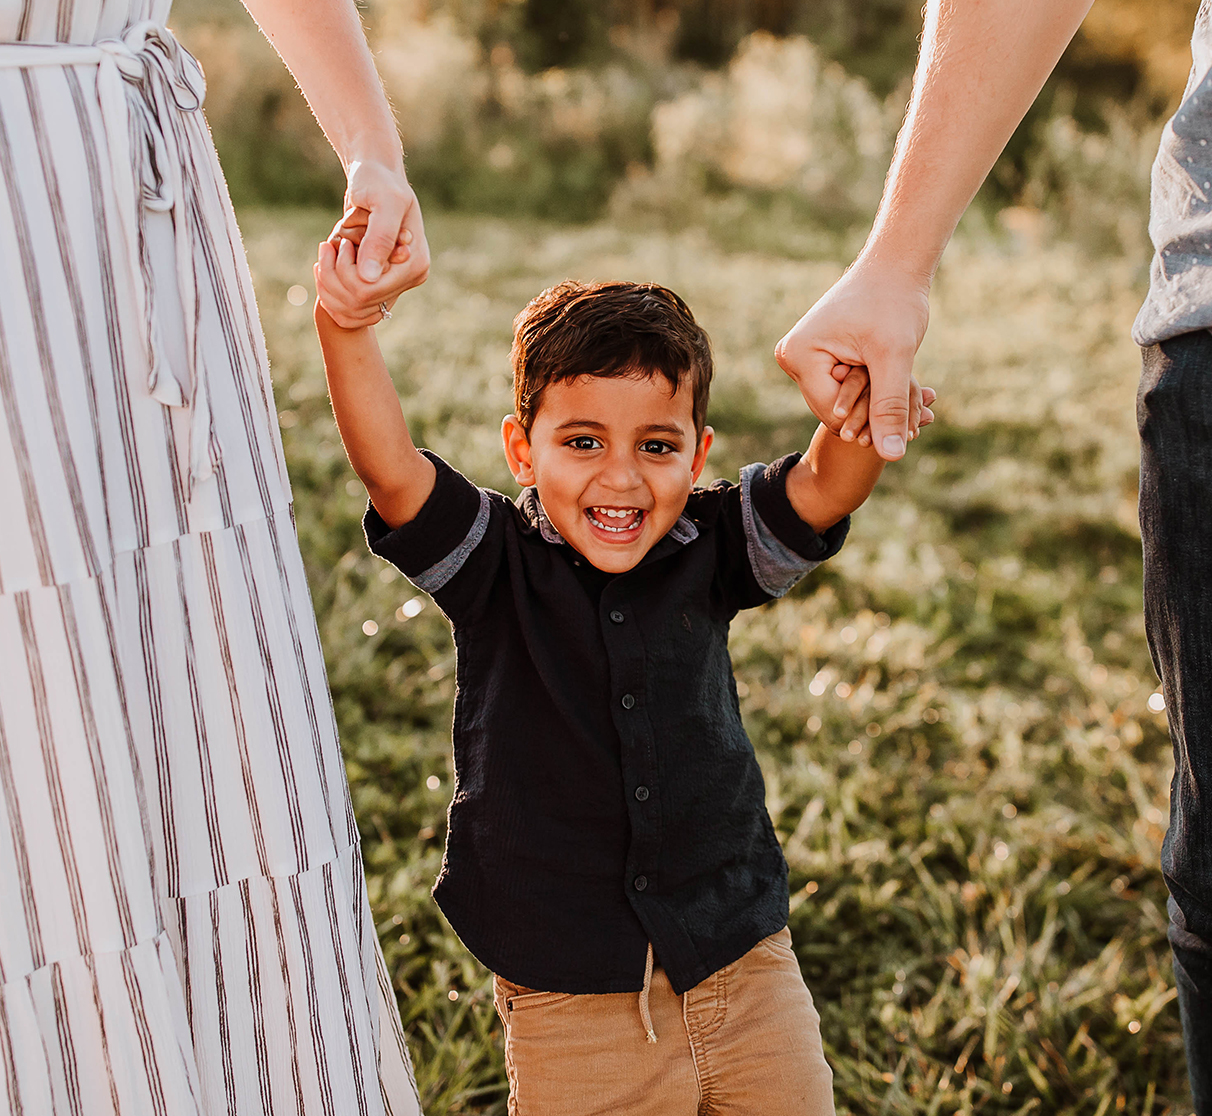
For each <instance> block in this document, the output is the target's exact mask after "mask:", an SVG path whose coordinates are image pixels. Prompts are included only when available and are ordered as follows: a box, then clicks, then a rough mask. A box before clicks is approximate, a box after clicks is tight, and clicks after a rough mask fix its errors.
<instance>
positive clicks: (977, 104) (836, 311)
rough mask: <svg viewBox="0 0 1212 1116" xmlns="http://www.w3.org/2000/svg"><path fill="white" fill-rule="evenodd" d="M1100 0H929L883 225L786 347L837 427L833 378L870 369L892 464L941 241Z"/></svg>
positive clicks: (787, 367) (882, 442)
mask: <svg viewBox="0 0 1212 1116" xmlns="http://www.w3.org/2000/svg"><path fill="white" fill-rule="evenodd" d="M1091 2H1092V0H929V2H928V3H927V5H926V24H925V30H924V32H923V36H922V48H921V56H920V58H919V61H918V67H917V72H916V74H915V75H914V80H913V97H912V100H911V101H910V103H909V111H908V114H907V115H906V117H905V122H904V124H903V125H902V127H901V130H900V134H899V135H898V137H897V143H896V153H895V155H894V156H893V159H892V167H891V169H890V170H889V172H888V181H887V184H886V185H885V187H884V195H883V199H882V200H881V202H880V207H879V211H878V213H877V214H876V218H875V224H874V226H873V228H872V230H871V235H870V237H869V238H868V240H867V244H866V246H865V247H864V248H863V250H862V252H861V253H860V254H859V257H858V259H857V260H856V261H855V262H854V264H853V266H852V267H851V268H850V270H849V271H847V272H846V274H845V275H844V276H843V277H842V278H841V279H840V280H839V281H838V282H837V283H836V284H835V285H834V286H833V287H832V288H831V289H830V290H829V291H827V292H826V293H825V295H824V296H823V297H822V298H821V299H820V300H819V301H818V302H817V303H816V305H815V306H813V307H812V309H811V310H809V311H808V313H807V314H805V315H804V317H803V318H801V319H800V321H799V322H798V323H797V324H796V325H795V327H794V328H793V329H792V330H791V332H790V333H788V334H787V336H786V337H784V338H783V339H782V341H780V342H779V344H778V348H777V350H776V356H777V358H778V361H779V364H780V365H782V367H783V370H784V371H785V372H786V373H787V374H788V375H789V376H790V377H791V378H792V379H794V380H795V381H796V382H797V383H798V384H799V386H800V390H801V391H802V392H803V393H804V398H805V399H806V400H807V401H808V403H809V406H811V407H813V409H814V411H815V412H816V413H817V415H818V417H819V418H820V419H821V420H822V421H824V422H827V423H830V424H831V425H833V426H834V427H836V426H837V425H838V423H837V419H836V418H835V417H834V416H833V415H832V414H828V413H822V410H823V408H822V405H821V401H822V400H825V399H830V398H831V391H830V389H829V387H828V385H827V384H826V383H825V382H824V381H825V379H826V378H827V377H829V376H831V375H834V374H835V372H834V370H835V369H837V368H839V366H848V365H865V366H866V367H867V368H868V369H869V370H870V373H871V431H872V434H873V436H874V441H875V445H876V447H877V448H878V450H879V452H880V453H881V455H882V456H883V457H884V458H886V459H887V460H895V459H896V458H898V457H901V456H902V455H903V454H904V452H905V440H906V433H907V425H908V423H907V415H908V407H909V376H910V373H911V372H912V370H913V359H914V357H915V356H916V354H917V350H918V346H920V345H921V343H922V337H923V336H924V335H925V332H926V324H927V321H928V319H929V303H928V295H929V291H930V283H931V280H932V279H933V277H934V270H935V268H936V267H937V266H938V262H939V259H940V258H941V256H942V253H943V249H944V248H945V247H946V245H947V242H948V240H950V238H951V234H952V233H953V232H954V231H955V226H956V224H957V223H958V221H959V219H960V216H961V215H962V214H963V212H964V210H965V209H966V208H967V207H968V203H969V202H970V201H971V200H972V197H973V195H974V194H975V193H976V191H977V188H978V187H979V186H980V184H981V183H982V182H983V181H984V179H985V176H986V175H987V174H988V173H989V170H990V168H991V167H992V166H993V163H994V160H996V158H997V156H998V154H999V153H1000V152H1001V150H1002V148H1003V147H1005V145H1006V142H1007V140H1009V138H1010V136H1011V134H1012V133H1013V131H1014V129H1015V128H1016V127H1017V126H1018V123H1019V121H1020V120H1022V118H1023V116H1024V115H1025V113H1026V111H1027V109H1028V108H1029V107H1030V105H1031V102H1032V101H1034V100H1035V97H1036V95H1037V94H1038V93H1039V91H1040V88H1041V87H1042V86H1043V84H1044V81H1045V80H1046V79H1047V77H1048V75H1049V74H1050V73H1051V72H1052V68H1053V67H1054V66H1055V65H1056V62H1057V60H1058V59H1059V58H1060V56H1061V53H1062V52H1063V51H1064V49H1065V46H1066V45H1067V44H1068V42H1069V40H1070V39H1071V38H1072V37H1073V35H1074V33H1075V32H1076V31H1077V28H1078V27H1079V25H1080V24H1081V21H1082V19H1083V18H1084V17H1085V14H1086V12H1087V11H1088V10H1089V8H1090V5H1091ZM837 378H838V379H840V378H841V374H838V375H837ZM818 408H819V409H818Z"/></svg>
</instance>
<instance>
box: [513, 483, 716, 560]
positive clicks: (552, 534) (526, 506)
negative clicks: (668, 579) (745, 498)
mask: <svg viewBox="0 0 1212 1116" xmlns="http://www.w3.org/2000/svg"><path fill="white" fill-rule="evenodd" d="M517 505H518V509H519V510H520V511H521V513H522V515H523V516H524V517H525V519H526V522H527V523H529V524H530V526H531V527H533V528H535V529H536V530H537V531H538V532H539V534H540V535H542V536H543V541H544V542H546V543H551V544H552V545H553V546H555V545H557V544H562V545H565V546H566V545H567V542H566V541H565V539H564V536H563V535H561V534H560V532H559V531H557V530H556V528H555V524H553V523H552V522H551V520H550V519H548V518H547V513H546V512H545V511H544V510H543V502H542V501H541V500H540V499H539V492H538V489H536V488H534V487H533V486H531V487H530V488H527V489H524V490H523V491H522V495H521V496H519V497H518V500H517ZM698 537H699V529H698V527H696V526H695V523H694V520H693V519H691V518H690V516H688V515H687V514H686V513H685V512H683V513H682V514H681V515H679V516H678V518H677V521H676V522H675V523H674V525H673V526H672V527H670V528H669V530H668V531H667V532H666V533H665V538H663V539H660V540H659V541H658V542H657V544H656V546H660V545H661V543H662V542H664V541H665V539H671V540H672V541H673V542H675V543H677V544H678V545H679V546H685V545H686V544H687V543H690V542H694V540H695V539H697V538H698ZM656 546H654V547H653V548H652V549H653V550H655V549H656ZM649 553H650V554H651V553H652V551H649Z"/></svg>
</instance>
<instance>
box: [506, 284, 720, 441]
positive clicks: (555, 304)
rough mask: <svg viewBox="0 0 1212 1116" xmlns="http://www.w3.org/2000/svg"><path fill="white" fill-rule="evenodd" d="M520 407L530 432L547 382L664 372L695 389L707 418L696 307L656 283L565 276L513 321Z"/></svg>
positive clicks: (705, 362) (698, 411) (706, 362)
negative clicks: (582, 280)
mask: <svg viewBox="0 0 1212 1116" xmlns="http://www.w3.org/2000/svg"><path fill="white" fill-rule="evenodd" d="M509 358H510V360H511V362H512V363H513V396H514V414H515V415H517V417H518V421H519V422H520V423H521V424H522V428H523V429H524V430H525V431H526V432H527V433H529V432H530V428H531V425H532V424H533V422H534V417H535V414H536V413H537V412H538V409H539V404H540V402H542V399H543V391H544V390H545V389H546V387H547V385H548V384H554V383H560V382H562V381H564V380H575V379H576V378H577V377H578V376H663V377H664V378H665V379H666V380H668V381H669V383H670V384H671V385H672V387H673V390H674V391H675V392H676V391H678V390H679V389H680V388H681V387H682V385H683V384H685V385H686V386H687V387H688V388H689V389H690V392H691V396H692V400H693V405H694V406H693V409H694V428H695V431H696V432H697V433H698V434H702V433H703V427H704V426H705V425H706V424H707V396H708V393H709V391H710V387H711V376H712V373H713V371H714V364H713V362H712V359H711V342H710V341H709V340H708V339H707V334H706V333H705V332H704V331H703V329H702V327H701V326H700V325H699V324H698V323H697V322H696V321H695V320H694V315H693V314H692V313H691V312H690V308H689V307H688V306H687V305H686V303H684V302H683V301H682V300H681V299H680V298H678V296H677V295H675V294H674V293H673V291H671V290H668V289H666V288H665V287H660V286H657V284H655V283H577V282H575V281H573V280H571V279H566V280H565V281H564V282H563V283H558V284H557V285H556V286H554V287H549V288H548V289H547V290H545V291H544V292H543V293H542V294H539V295H536V296H535V297H534V298H532V299H531V300H530V302H528V303H527V304H526V306H525V308H524V309H523V310H522V312H521V313H520V314H519V315H518V316H517V317H516V318H515V319H514V322H513V349H512V350H511V351H510V354H509Z"/></svg>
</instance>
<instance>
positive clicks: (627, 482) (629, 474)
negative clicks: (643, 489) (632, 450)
mask: <svg viewBox="0 0 1212 1116" xmlns="http://www.w3.org/2000/svg"><path fill="white" fill-rule="evenodd" d="M641 479H642V478H641V474H640V470H639V467H638V466H637V465H636V463H635V460H634V459H633V458H632V457H631V455H630V454H617V455H612V456H611V457H610V458H609V460H607V461H606V462H604V463H603V466H602V470H601V472H600V473H599V474H598V482H599V483H600V484H601V485H602V487H603V488H609V489H610V490H611V491H612V492H630V491H632V490H633V489H635V488H638V487H639V485H640V482H641Z"/></svg>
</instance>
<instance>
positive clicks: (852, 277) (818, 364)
mask: <svg viewBox="0 0 1212 1116" xmlns="http://www.w3.org/2000/svg"><path fill="white" fill-rule="evenodd" d="M928 293H929V284H928V283H926V282H924V281H922V280H919V279H915V278H911V277H910V276H908V275H905V274H904V273H903V272H898V271H896V270H895V269H893V268H892V267H889V266H887V265H883V264H881V263H880V262H879V261H876V260H867V259H863V258H861V257H860V259H859V260H858V261H857V262H856V263H855V265H854V266H853V267H852V268H851V269H850V270H849V271H848V272H846V274H845V275H843V276H842V278H841V279H839V280H838V281H837V282H836V283H835V284H834V285H833V286H832V287H831V288H830V289H829V290H828V291H826V292H825V294H824V295H823V296H822V297H821V298H820V299H819V300H818V301H817V303H816V305H815V306H813V307H812V309H811V310H809V311H808V313H807V314H805V315H804V316H803V317H802V318H801V319H800V320H799V321H798V322H797V323H796V324H795V326H794V327H793V328H792V330H791V332H790V333H788V334H787V335H786V336H785V337H784V338H783V339H782V340H781V341H780V342H779V343H778V346H777V347H776V348H775V351H774V355H775V358H776V359H777V360H778V362H779V365H780V367H781V368H782V369H783V371H784V372H786V373H787V375H788V376H790V377H791V378H792V379H793V380H794V381H795V382H796V384H797V385H798V386H799V389H800V392H801V393H802V394H803V396H804V400H805V402H807V404H808V406H809V407H810V408H811V409H812V412H813V414H815V415H816V417H817V418H819V419H820V420H821V421H822V422H823V423H825V425H826V426H827V427H828V428H829V429H830V430H832V431H834V432H835V433H840V432H841V431H842V429H843V426H844V424H845V423H846V420H847V417H848V416H852V411H853V408H854V404H855V402H856V401H857V399H858V395H857V394H856V390H855V387H854V385H852V386H851V388H850V389H847V388H846V386H845V383H844V382H843V386H842V389H841V390H840V391H839V390H838V389H837V388H836V386H835V385H836V384H837V383H838V382H839V381H846V380H847V378H848V374H849V373H850V370H851V369H853V368H860V367H861V368H866V369H867V372H868V374H869V376H870V381H871V383H870V401H869V404H868V408H869V416H868V421H869V423H870V426H871V430H870V435H871V439H872V444H874V446H875V448H876V452H877V453H879V455H880V456H881V457H882V458H884V460H886V461H896V460H898V459H899V458H901V457H903V456H904V455H905V446H906V444H907V442H908V439H909V435H910V417H911V409H912V407H913V400H912V399H911V397H910V382H911V379H912V375H913V359H914V357H915V356H916V355H917V350H918V346H920V345H921V343H922V338H923V337H924V336H925V333H926V325H927V323H928V321H929V319H930V304H929V297H928ZM918 406H920V404H918ZM848 429H849V430H850V431H851V432H854V423H853V422H852V423H850V424H849V427H848ZM914 429H916V424H915V425H914Z"/></svg>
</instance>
